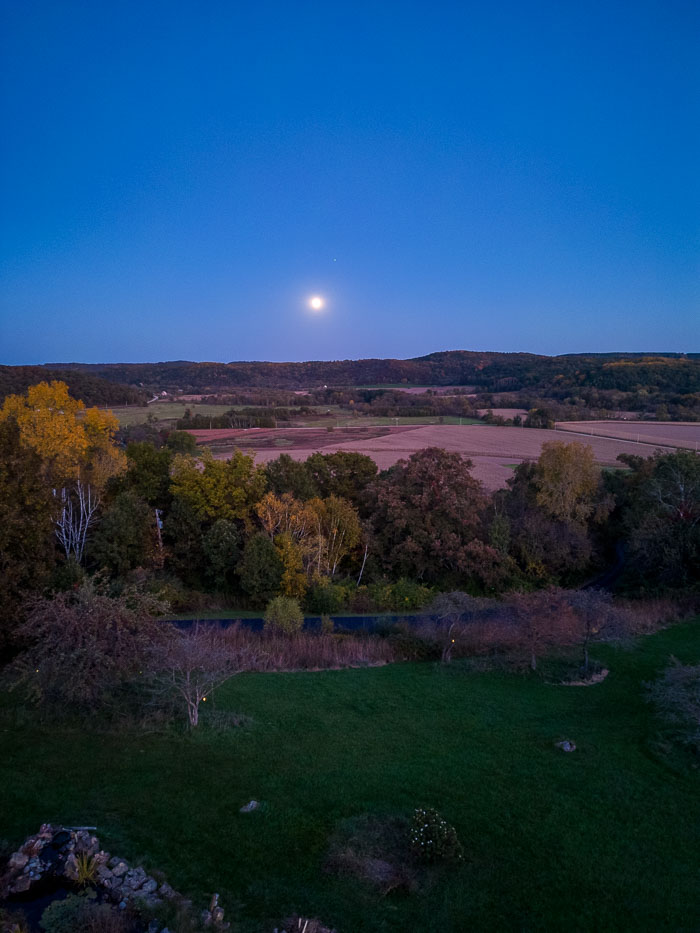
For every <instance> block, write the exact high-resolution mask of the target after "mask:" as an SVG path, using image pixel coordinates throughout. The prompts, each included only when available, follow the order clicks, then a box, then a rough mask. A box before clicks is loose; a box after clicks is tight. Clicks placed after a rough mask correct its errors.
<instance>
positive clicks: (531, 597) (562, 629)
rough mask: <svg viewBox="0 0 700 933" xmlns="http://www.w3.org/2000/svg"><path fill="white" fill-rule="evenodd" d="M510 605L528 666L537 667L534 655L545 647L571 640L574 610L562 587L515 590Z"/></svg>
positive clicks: (566, 642)
mask: <svg viewBox="0 0 700 933" xmlns="http://www.w3.org/2000/svg"><path fill="white" fill-rule="evenodd" d="M512 606H513V611H514V614H515V619H516V624H517V628H518V635H519V638H520V641H521V644H522V648H523V650H524V651H525V652H526V653H527V656H528V658H529V663H530V669H531V670H533V671H535V670H537V658H538V657H539V656H540V655H541V654H543V653H544V652H545V651H547V650H548V649H549V648H554V647H565V646H567V645H572V644H575V642H576V631H575V619H574V613H573V610H572V608H571V605H570V604H569V602H568V601H567V599H566V594H565V593H563V592H562V590H559V589H557V588H556V587H549V588H548V589H546V590H539V591H538V592H535V593H517V594H515V596H514V597H513V602H512Z"/></svg>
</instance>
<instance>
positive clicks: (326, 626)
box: [321, 615, 335, 635]
mask: <svg viewBox="0 0 700 933" xmlns="http://www.w3.org/2000/svg"><path fill="white" fill-rule="evenodd" d="M334 629H335V625H334V624H333V619H331V617H330V616H328V615H322V616H321V632H322V633H323V634H324V635H332V634H333V631H334Z"/></svg>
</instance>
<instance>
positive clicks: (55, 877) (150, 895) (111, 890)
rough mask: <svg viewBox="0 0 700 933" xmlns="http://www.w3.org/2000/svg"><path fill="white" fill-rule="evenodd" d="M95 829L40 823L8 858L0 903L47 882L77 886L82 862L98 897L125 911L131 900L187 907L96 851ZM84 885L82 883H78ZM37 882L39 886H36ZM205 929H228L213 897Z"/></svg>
mask: <svg viewBox="0 0 700 933" xmlns="http://www.w3.org/2000/svg"><path fill="white" fill-rule="evenodd" d="M93 828H94V827H67V826H52V825H51V824H50V823H44V824H43V825H42V827H41V829H40V830H39V832H38V833H36V835H34V836H30V837H29V838H28V839H27V840H26V841H25V842H24V843H23V844H22V845H21V846H20V847H19V849H18V850H17V851H16V852H13V854H12V855H11V856H10V859H9V861H8V863H7V868H6V870H5V872H4V874H3V875H2V877H0V900H3V899H5V898H12V897H13V895H15V896H16V895H21V896H23V897H24V898H26V897H27V896H28V895H29V896H30V895H31V889H32V888H33V887H35V886H36V887H37V889H39V888H40V887H41V888H43V887H44V884H45V883H46V882H47V881H54V882H56V883H57V884H58V885H60V884H61V883H64V884H65V883H68V884H69V885H70V884H76V883H77V882H79V880H80V863H79V859H81V860H83V864H85V860H87V865H88V866H89V870H90V875H91V877H90V879H89V883H90V885H91V886H92V887H93V888H94V889H95V890H96V891H97V892H98V894H100V895H102V897H103V899H104V900H108V901H111V902H112V903H114V904H116V905H118V907H119V908H121V909H124V908H125V907H126V906H127V904H128V903H129V902H130V901H136V900H138V901H140V902H141V903H143V904H144V905H145V906H147V907H155V906H156V905H157V904H160V903H162V902H163V901H164V900H174V901H178V902H179V903H180V904H182V905H183V906H186V907H191V902H190V901H187V900H185V898H183V897H182V895H181V894H178V892H177V891H175V890H173V888H171V887H170V885H169V884H167V882H162V883H161V882H158V881H156V879H155V878H151V877H150V875H148V874H147V873H146V872H145V871H144V869H143V868H141V867H137V868H132V867H130V866H129V864H128V862H126V861H125V860H124V859H122V858H119V857H118V856H111V855H110V853H109V852H105V851H104V850H103V849H101V848H100V843H99V840H98V838H97V836H93V835H92V829H93ZM83 880H85V879H83ZM40 882H43V883H42V884H41V885H40V884H39V883H40ZM202 921H203V923H204V925H205V926H211V927H212V928H213V929H215V930H224V929H227V928H228V927H229V926H230V924H228V923H224V912H223V910H222V909H221V907H219V904H218V895H214V897H213V898H212V903H211V905H210V908H209V910H207V911H204V913H203V914H202Z"/></svg>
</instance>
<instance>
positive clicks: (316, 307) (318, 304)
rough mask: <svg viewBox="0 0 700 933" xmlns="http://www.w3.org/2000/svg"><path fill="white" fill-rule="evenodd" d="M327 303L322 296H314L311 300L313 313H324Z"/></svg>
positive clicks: (310, 305) (310, 304)
mask: <svg viewBox="0 0 700 933" xmlns="http://www.w3.org/2000/svg"><path fill="white" fill-rule="evenodd" d="M325 304H326V302H325V301H324V300H323V298H322V297H321V296H320V295H312V296H311V298H309V307H310V308H311V310H312V311H322V310H323V308H324V307H325Z"/></svg>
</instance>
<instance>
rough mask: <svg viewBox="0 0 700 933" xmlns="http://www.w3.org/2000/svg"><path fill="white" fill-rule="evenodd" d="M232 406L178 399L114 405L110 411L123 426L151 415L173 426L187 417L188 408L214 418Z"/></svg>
mask: <svg viewBox="0 0 700 933" xmlns="http://www.w3.org/2000/svg"><path fill="white" fill-rule="evenodd" d="M231 407H232V406H231V405H197V404H186V403H185V402H184V401H177V402H152V403H151V404H150V405H123V406H121V407H120V406H113V407H112V408H111V409H110V411H112V412H113V414H115V415H116V416H117V418H118V419H119V424H120V425H121V426H122V427H126V426H127V425H130V424H145V423H146V421H147V420H148V417H149V415H152V416H153V417H154V418H155V419H156V422H158V423H168V424H170V425H171V426H172V424H173V423H174V422H175V421H179V419H180V418H184V417H185V411H186V410H187V409H189V410H190V411H191V412H192V414H194V415H207V416H209V417H212V418H214V417H215V416H216V415H225V414H226V412H227V411H230V409H231Z"/></svg>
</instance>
